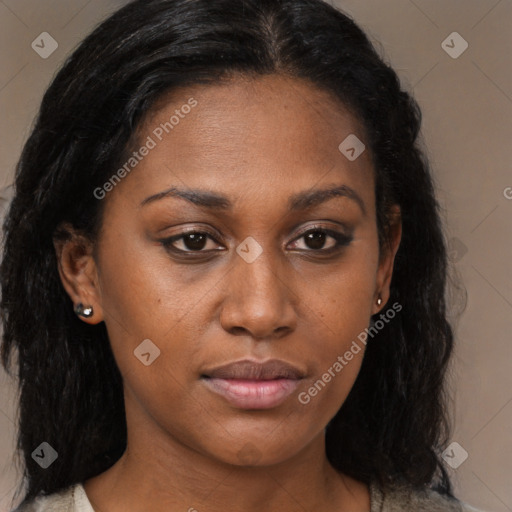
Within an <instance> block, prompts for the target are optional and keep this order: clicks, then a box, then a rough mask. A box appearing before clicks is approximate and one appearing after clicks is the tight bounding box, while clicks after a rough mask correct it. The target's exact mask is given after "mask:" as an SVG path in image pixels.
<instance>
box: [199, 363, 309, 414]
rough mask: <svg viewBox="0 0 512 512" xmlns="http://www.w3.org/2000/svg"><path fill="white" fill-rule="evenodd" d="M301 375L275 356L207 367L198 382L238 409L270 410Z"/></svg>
mask: <svg viewBox="0 0 512 512" xmlns="http://www.w3.org/2000/svg"><path fill="white" fill-rule="evenodd" d="M304 376H305V374H304V372H302V371H301V370H299V369H298V368H296V367H295V366H293V365H291V364H289V363H286V362H284V361H280V360H277V359H272V360H270V361H267V362H265V363H258V362H254V361H250V360H244V361H236V362H234V363H230V364H227V365H224V366H220V367H217V368H214V369H212V370H207V371H206V372H205V373H204V374H202V375H201V381H202V382H203V383H204V384H205V385H206V386H207V388H208V389H209V390H210V391H212V392H214V393H216V394H218V395H220V396H222V397H223V398H224V399H225V400H227V401H228V402H229V403H230V404H231V405H233V406H235V407H237V408H239V409H271V408H274V407H277V406H278V405H280V404H282V403H283V402H284V401H285V400H286V399H287V398H288V397H289V396H290V395H291V394H292V393H293V392H294V391H295V389H296V388H297V386H298V385H299V383H300V381H301V379H303V378H304Z"/></svg>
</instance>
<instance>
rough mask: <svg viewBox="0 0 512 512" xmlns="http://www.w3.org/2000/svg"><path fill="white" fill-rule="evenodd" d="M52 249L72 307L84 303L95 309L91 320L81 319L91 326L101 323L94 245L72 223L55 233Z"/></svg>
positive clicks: (101, 315)
mask: <svg viewBox="0 0 512 512" xmlns="http://www.w3.org/2000/svg"><path fill="white" fill-rule="evenodd" d="M53 246H54V247H55V253H56V255H57V264H58V269H59V275H60V279H61V282H62V285H63V286H64V289H65V290H66V292H67V294H68V295H69V297H70V299H71V301H72V302H73V306H74V307H76V305H77V304H79V303H82V304H83V305H84V306H86V307H87V306H92V307H93V314H92V316H90V317H89V318H85V317H80V319H81V320H83V321H84V322H86V323H88V324H98V323H100V322H101V321H103V310H102V308H101V293H100V287H99V283H98V274H97V266H96V262H95V260H94V257H93V247H94V246H93V243H92V242H91V241H90V240H89V239H88V238H87V237H85V236H84V235H82V234H79V233H78V232H77V231H76V230H75V229H74V228H73V227H72V226H71V225H70V224H69V223H64V224H61V225H60V226H59V227H58V228H57V230H56V231H55V234H54V237H53Z"/></svg>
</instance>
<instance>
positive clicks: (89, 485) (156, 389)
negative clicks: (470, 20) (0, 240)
mask: <svg viewBox="0 0 512 512" xmlns="http://www.w3.org/2000/svg"><path fill="white" fill-rule="evenodd" d="M419 129H420V111H419V108H418V106H417V104H416V103H415V101H414V100H413V99H412V98H411V97H410V96H409V95H408V94H407V93H406V92H404V91H402V90H401V88H400V84H399V80H398V78H397V76H396V74H395V72H394V71H393V70H392V69H390V67H388V66H387V65H386V64H385V63H384V62H383V61H382V59H381V58H380V57H379V56H378V55H377V53H376V52H375V50H374V49H373V47H372V46H371V44H370V43H369V41H368V39H367V37H366V36H365V35H364V34H363V32H362V31H361V30H360V29H359V28H358V27H357V26H356V25H355V24H354V23H353V21H351V20H350V19H349V18H348V17H346V16H345V15H343V14H342V13H340V12H338V11H336V10H335V9H334V8H332V7H331V6H329V5H328V4H326V3H324V2H322V1H320V0H277V1H276V0H248V1H241V0H218V1H215V2H212V1H209V0H189V1H185V0H149V1H148V0H143V1H142V0H138V1H135V2H132V3H130V4H128V5H127V6H126V7H124V8H122V9H121V10H120V11H118V12H117V13H115V14H114V15H113V16H112V17H111V18H110V19H108V20H107V21H105V22H104V23H103V24H102V25H101V26H100V27H98V28H97V29H96V30H95V31H94V32H93V33H92V34H91V35H90V36H89V37H88V38H87V39H86V40H85V41H84V42H83V43H82V44H81V45H80V47H79V48H78V49H77V50H76V51H75V53H74V54H73V55H72V56H71V57H70V59H69V60H68V61H67V62H66V64H65V65H64V67H63V68H62V70H61V71H60V72H59V74H58V75H57V76H56V78H55V80H54V81H53V83H52V85H51V86H50V88H49V89H48V91H47V93H46V95H45V97H44V99H43V103H42V107H41V111H40V114H39V117H38V120H37V124H36V126H35V128H34V130H33V132H32V135H31V136H30V138H29V140H28V142H27V144H26V146H25V148H24V151H23V154H22V157H21V160H20V162H19V165H18V169H17V175H16V183H15V186H16V195H15V197H14V200H13V203H12V206H11V209H10V211H9V213H8V217H7V220H6V223H5V231H6V238H5V251H4V258H3V263H2V267H1V280H2V281H1V284H2V304H1V305H2V311H3V321H4V326H5V328H4V343H3V347H2V356H3V363H4V366H6V367H7V366H8V364H9V359H10V354H11V353H12V352H13V351H14V349H17V351H18V354H19V355H18V357H19V378H20V388H21V397H20V429H19V431H20V434H19V448H20V450H21V453H22V454H23V457H24V462H25V466H26V469H25V474H26V483H27V491H26V494H25V496H24V499H23V502H22V504H21V506H20V508H19V509H18V510H20V511H24V512H26V511H30V510H56V509H57V508H58V507H60V506H62V507H74V509H75V510H83V511H88V512H90V511H93V510H94V511H97V512H98V511H109V512H117V511H126V510H130V511H134V512H137V511H146V510H151V511H156V512H158V511H164V510H165V511H169V510H189V511H193V510H198V511H201V510H208V511H212V512H217V511H224V510H240V511H242V510H243V511H247V512H252V511H255V510H258V511H260V510H265V511H270V512H271V511H274V510H286V511H291V510H320V509H321V510H325V511H340V510H350V511H353V512H359V511H368V510H371V511H372V512H373V511H377V510H379V511H380V510H383V511H386V512H388V511H389V512H391V511H398V510H407V511H411V510H414V511H416V510H417V511H422V510H425V511H426V510H428V511H436V510H439V511H441V510H442V511H445V510H446V511H461V510H470V508H469V507H468V506H466V505H465V504H463V503H462V502H460V501H458V500H457V499H456V498H454V497H453V494H452V489H451V485H450V481H449V478H448V475H447V472H446V471H445V469H444V467H443V462H442V459H441V458H440V453H441V451H442V450H443V449H444V447H445V446H446V444H447V438H448V429H447V421H446V412H445V401H444V395H443V389H444V388H443V382H444V376H445V371H446V367H447V363H448V361H449V357H450V354H451V351H452V343H453V337H452V330H451V328H450V325H449V323H448V322H447V319H446V307H445V301H444V292H445V281H446V269H447V261H446V250H445V245H444V240H443V234H442V229H441V224H440V220H439V216H438V206H437V202H436V199H435V196H434V189H433V183H432V177H431V175H430V172H429V168H428V163H427V161H426V160H425V158H424V156H423V154H422V153H421V151H420V149H419V146H418V133H419ZM36 507H40V508H36ZM70 509H71V508H70Z"/></svg>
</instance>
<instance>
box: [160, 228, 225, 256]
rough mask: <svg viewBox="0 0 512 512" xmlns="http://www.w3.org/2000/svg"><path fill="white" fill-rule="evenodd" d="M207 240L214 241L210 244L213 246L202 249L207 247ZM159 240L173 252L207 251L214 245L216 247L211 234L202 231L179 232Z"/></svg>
mask: <svg viewBox="0 0 512 512" xmlns="http://www.w3.org/2000/svg"><path fill="white" fill-rule="evenodd" d="M208 241H212V242H215V243H214V244H211V245H213V247H210V248H209V249H206V250H203V249H205V247H207V245H208ZM161 242H162V245H163V246H164V247H165V248H166V249H169V250H172V251H175V252H207V251H209V250H215V247H218V244H217V242H216V240H215V239H214V238H213V235H211V234H210V233H207V232H204V231H189V232H185V233H180V234H179V235H175V236H172V237H170V238H167V239H165V240H162V241H161Z"/></svg>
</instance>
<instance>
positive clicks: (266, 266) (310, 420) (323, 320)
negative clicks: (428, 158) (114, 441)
mask: <svg viewBox="0 0 512 512" xmlns="http://www.w3.org/2000/svg"><path fill="white" fill-rule="evenodd" d="M191 97H193V98H194V99H195V100H196V101H197V102H198V103H197V106H195V107H194V108H193V109H192V110H191V112H190V113H188V114H187V115H186V116H184V117H183V118H180V122H179V124H177V125H176V126H175V127H174V128H173V130H172V132H170V133H169V134H165V133H164V137H163V138H162V141H158V139H156V138H155V137H154V136H153V138H154V139H155V141H156V142H158V143H157V145H156V147H155V148H154V149H152V150H151V151H150V152H149V154H148V155H147V156H145V157H144V158H143V159H142V161H141V162H140V163H139V164H138V165H137V166H136V168H135V169H133V170H132V171H131V172H130V174H129V175H128V176H126V177H125V178H124V179H123V180H122V181H121V182H120V183H119V184H118V185H117V186H116V187H114V189H113V190H112V191H110V192H108V194H107V196H106V197H105V198H104V199H103V201H106V204H105V212H104V219H103V224H102V229H101V232H100V236H99V240H98V241H97V244H96V246H92V245H91V244H88V243H87V242H86V241H85V240H84V239H82V238H81V237H80V236H79V235H77V236H75V237H74V238H73V240H71V241H68V242H66V243H64V244H61V245H56V251H57V254H58V259H59V265H60V266H59V271H60V275H61V279H62V282H63V284H64V287H65V289H66V291H67V293H68V294H69V296H70V297H71V299H72V300H73V302H74V304H77V303H78V302H82V303H84V304H86V305H89V304H90V305H92V306H93V307H94V315H93V316H92V317H91V318H89V319H85V318H84V319H83V321H84V322H88V323H90V324H96V323H99V322H101V321H104V322H105V324H106V326H107V330H108V334H109V338H110V342H111V345H112V348H113V352H114V355H115V358H116V361H117V364H118V366H119V368H120V371H121V374H122V375H123V381H124V390H125V406H126V415H127V426H128V445H127V450H126V452H125V453H124V455H123V456H122V457H121V459H120V460H119V461H118V462H117V463H116V464H115V465H114V466H113V467H112V468H110V469H109V470H108V471H106V472H105V473H103V474H101V475H98V476H97V477H95V478H92V479H90V480H88V481H86V482H85V484H84V487H85V490H86V492H87V494H88V496H89V499H90V501H91V502H92V504H93V506H94V508H95V510H96V511H105V512H106V511H109V512H117V511H125V510H131V511H134V512H138V511H147V510H152V511H155V512H159V511H164V510H165V511H169V510H190V509H192V510H193V509H196V510H198V511H201V510H208V511H209V512H220V511H222V512H224V511H225V510H234V511H244V512H253V511H254V512H256V511H258V512H260V511H261V510H266V511H269V512H272V511H277V510H280V511H283V510H284V511H299V510H301V511H303V510H327V511H331V510H332V511H334V510H336V511H339V510H350V511H353V512H358V511H368V510H369V508H370V502H369V492H368V488H367V486H366V485H364V484H362V483H360V482H357V481H355V480H353V479H351V478H349V477H347V476H344V475H341V474H340V473H338V472H337V471H336V470H335V469H334V468H333V467H332V466H331V465H330V464H329V463H328V461H327V458H326V455H325V444H324V429H325V427H326V425H327V423H328V422H329V420H330V419H331V418H332V417H333V416H334V415H335V414H336V412H337V411H338V409H339V408H340V406H341V405H342V403H343V401H344V400H345V398H346V397H347V395H348V393H349V391H350V389H351V387H352V385H353V383H354V381H355V379H356V377H357V374H358V372H359V369H360V365H361V362H362V357H363V354H364V351H363V350H362V351H361V352H359V353H358V354H357V355H355V356H354V358H353V359H352V360H351V361H350V363H349V364H347V365H346V366H345V367H344V368H343V370H342V371H341V372H340V373H339V374H338V375H337V376H336V378H334V379H332V380H331V382H330V383H328V384H327V386H326V387H325V388H324V389H323V390H322V391H321V392H319V393H318V394H317V395H316V396H315V397H314V398H312V399H311V401H310V402H309V403H308V404H307V405H304V404H301V403H300V402H299V400H298V394H299V393H300V392H303V391H307V390H308V389H309V388H310V387H311V386H312V384H313V383H314V382H316V381H317V380H318V379H319V378H321V376H322V374H323V373H324V372H326V371H327V370H328V368H330V367H332V365H333V364H334V362H335V361H336V360H337V357H338V356H339V355H343V354H344V353H345V352H346V351H347V350H348V349H349V347H350V346H351V344H352V342H353V340H355V339H356V338H357V335H358V334H359V333H360V332H361V331H363V330H364V329H365V328H366V327H368V325H369V321H370V316H371V315H372V314H375V313H377V312H379V311H382V310H383V309H384V308H385V305H386V301H387V300H388V298H389V284H390V280H391V274H392V267H393V259H394V256H395V253H396V250H397V248H398V245H399V241H400V236H401V225H400V219H399V211H398V209H395V210H394V212H395V216H394V221H393V222H394V224H393V229H392V230H391V244H390V245H389V247H388V248H387V249H386V250H383V251H381V252H379V246H378V237H377V226H376V213H375V195H374V177H373V168H372V162H371V156H370V152H369V151H368V150H366V151H364V152H363V154H362V155H361V156H360V157H359V158H357V159H356V160H355V161H353V162H350V161H349V160H348V159H347V158H345V156H344V155H343V154H342V153H341V152H340V151H339V149H338V146H339V144H340V143H341V142H342V141H343V140H344V139H345V138H346V137H347V136H348V135H349V134H352V133H354V134H356V135H357V136H358V138H359V139H361V140H363V141H364V132H363V130H362V127H361V125H360V124H359V123H358V122H357V120H356V119H355V118H354V117H353V116H352V115H350V114H349V112H348V111H347V110H346V109H345V108H344V107H343V105H341V104H340V103H338V102H336V101H335V100H334V99H333V98H332V97H331V96H329V95H328V94H327V93H325V92H323V91H321V90H319V89H317V88H315V87H314V86H312V85H310V84H309V83H306V82H303V81H300V80H298V79H292V78H289V77H284V76H281V75H271V76H266V77H259V78H251V79H247V78H246V79H244V78H241V77H237V78H232V79H230V80H228V81H226V82H225V83H223V84H220V85H214V86H211V85H207V86H206V85H198V86H193V87H188V88H183V89H180V90H177V91H174V92H173V94H172V97H171V96H169V97H167V98H164V99H162V101H160V103H159V104H158V106H157V107H156V108H155V109H154V110H153V112H152V114H151V115H149V116H148V117H147V118H146V119H145V122H144V123H143V125H142V126H141V127H140V129H139V133H138V135H139V137H138V139H139V143H143V142H144V141H145V140H146V138H147V136H151V134H152V133H153V130H154V129H155V128H156V127H158V126H159V125H160V123H163V122H165V121H167V120H169V118H170V117H171V115H173V113H175V111H176V109H180V107H181V106H182V105H184V104H186V103H187V102H188V100H189V99H190V98H191ZM140 145H141V144H139V145H138V146H137V147H140ZM333 185H345V186H348V187H351V188H352V189H353V190H354V191H355V192H356V193H357V194H358V195H359V196H360V198H361V200H362V202H363V205H364V212H363V210H362V208H361V206H360V205H359V204H358V202H357V201H355V200H353V199H350V198H348V197H334V198H331V199H330V200H327V201H325V202H323V203H321V204H319V205H316V206H314V207H312V208H309V209H302V210H298V211H290V210H289V209H288V199H289V197H290V196H291V195H294V194H297V193H300V192H304V191H311V190H313V189H322V188H326V187H329V186H333ZM173 186H175V187H181V188H190V189H201V190H206V191H210V192H215V193H218V194H222V195H225V196H226V197H227V198H228V199H229V200H230V201H231V202H232V203H233V207H232V210H225V211H221V210H215V209H211V208H206V207H200V206H197V205H194V204H192V203H191V202H189V201H187V200H184V199H182V198H177V197H166V198H164V199H161V200H157V201H153V202H150V203H148V204H146V205H145V206H141V202H142V201H143V200H144V199H146V198H147V197H149V196H151V195H153V194H156V193H159V192H162V191H165V190H168V189H169V188H170V187H173ZM317 225H319V226H321V227H324V228H327V229H331V230H335V231H338V232H340V233H345V234H347V235H351V236H352V238H353V239H352V241H351V242H350V243H349V244H348V245H347V246H345V247H340V248H339V250H338V251H337V252H334V253H332V254H331V255H330V256H328V255H327V256H326V255H324V256H322V252H321V250H322V249H328V248H329V247H331V246H334V245H335V240H334V239H333V238H331V236H329V235H326V236H325V242H324V244H323V245H322V244H321V243H318V242H317V245H314V244H312V243H309V244H308V241H307V240H306V238H305V237H304V236H301V235H303V233H302V230H306V229H312V230H313V231H314V229H313V228H314V227H315V226H317ZM188 228H194V230H195V231H199V232H204V230H205V229H206V230H208V231H209V232H210V233H211V234H212V235H214V238H215V239H209V238H208V239H207V241H206V243H205V244H203V246H204V247H203V248H202V250H203V251H209V252H208V255H201V254H197V251H196V252H195V253H194V254H192V256H196V258H193V257H190V256H188V255H189V254H190V252H189V253H188V254H185V255H183V256H177V255H174V254H173V253H172V252H171V251H170V250H168V249H166V247H164V246H163V245H162V243H161V242H160V240H162V239H165V238H169V237H171V236H174V235H177V234H180V233H182V232H183V231H184V229H188ZM249 236H250V237H253V238H254V239H255V240H256V241H257V242H258V244H259V245H260V246H261V248H262V250H263V252H262V253H261V254H260V255H259V256H258V257H257V258H256V260H255V261H253V262H252V263H247V262H246V261H245V260H244V259H243V258H241V257H240V256H239V254H238V253H237V252H236V248H237V247H238V246H239V245H240V244H241V243H242V242H244V240H245V239H246V238H247V237H249ZM186 242H188V245H186ZM196 244H197V242H196ZM174 246H175V247H176V248H177V249H182V250H187V249H188V250H189V251H190V247H192V248H193V247H194V245H193V244H190V241H189V238H188V239H187V238H186V239H183V238H182V239H179V240H177V241H175V242H174ZM196 247H197V245H196ZM215 249H222V250H220V251H216V250H215ZM379 295H380V296H381V297H382V300H383V302H382V305H381V306H378V305H377V304H376V300H377V297H378V296H379ZM389 306H390V305H389ZM148 338H149V339H151V340H152V342H153V343H154V344H155V345H156V346H157V347H158V348H159V350H160V356H159V357H158V358H157V359H155V360H154V362H153V363H152V364H150V365H149V366H145V365H143V364H142V363H141V362H140V361H139V359H137V357H134V349H136V347H137V346H138V345H139V344H140V343H141V342H142V340H145V339H148ZM245 358H251V359H255V360H260V361H265V360H267V359H271V358H278V359H282V360H284V361H287V362H289V363H291V364H293V365H294V366H296V367H298V368H299V369H300V370H302V371H303V372H304V373H305V375H306V376H305V378H304V379H302V380H301V382H300V383H299V386H298V388H297V390H296V391H295V392H294V393H293V394H292V395H291V396H290V397H288V398H287V399H286V400H285V401H284V402H283V403H282V404H281V405H279V406H277V407H275V408H271V409H268V410H242V409H239V408H237V407H235V406H233V405H230V404H229V403H228V402H227V401H226V400H225V399H224V398H223V397H222V396H219V395H217V394H214V393H213V392H211V391H210V390H209V389H208V388H207V387H206V386H205V384H204V382H203V381H202V380H201V379H200V376H201V374H202V373H203V372H204V371H205V370H206V369H211V368H213V367H216V366H220V365H223V364H226V363H229V362H232V361H236V360H240V359H245ZM247 452H249V453H251V454H252V458H251V457H249V459H248V458H247V456H245V457H244V456H243V454H247Z"/></svg>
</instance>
